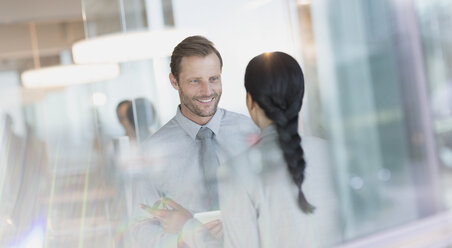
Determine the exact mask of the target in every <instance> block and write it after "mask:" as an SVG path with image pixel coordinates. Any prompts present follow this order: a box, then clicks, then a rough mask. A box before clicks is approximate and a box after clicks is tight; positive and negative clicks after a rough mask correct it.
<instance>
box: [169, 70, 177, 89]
mask: <svg viewBox="0 0 452 248" xmlns="http://www.w3.org/2000/svg"><path fill="white" fill-rule="evenodd" d="M169 80H170V82H171V85H172V86H173V88H174V89H176V90H179V84H178V83H177V79H176V77H174V75H173V73H171V72H170V74H169Z"/></svg>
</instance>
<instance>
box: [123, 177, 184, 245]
mask: <svg viewBox="0 0 452 248" xmlns="http://www.w3.org/2000/svg"><path fill="white" fill-rule="evenodd" d="M150 181H151V180H143V179H142V180H137V181H134V182H133V185H132V189H133V194H132V220H131V221H132V227H131V228H130V229H131V230H130V233H131V237H132V239H133V241H134V245H135V246H137V247H165V248H166V247H170V248H173V247H174V248H176V247H177V238H178V235H177V234H171V233H166V232H165V231H164V228H163V227H162V225H161V224H160V222H159V221H158V219H156V218H155V217H154V216H152V215H151V214H150V213H149V212H147V211H146V210H144V209H143V208H142V207H141V204H146V205H149V206H152V205H154V203H155V202H157V201H158V200H159V199H160V194H159V191H158V189H157V187H156V185H155V184H153V183H151V182H150Z"/></svg>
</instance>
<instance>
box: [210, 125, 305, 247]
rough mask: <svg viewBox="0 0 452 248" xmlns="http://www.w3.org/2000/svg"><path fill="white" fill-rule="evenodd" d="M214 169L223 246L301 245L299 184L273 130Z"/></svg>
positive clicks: (301, 216) (272, 128)
mask: <svg viewBox="0 0 452 248" xmlns="http://www.w3.org/2000/svg"><path fill="white" fill-rule="evenodd" d="M262 136H263V137H262V140H261V141H260V142H259V144H257V145H256V146H254V147H253V148H251V149H250V150H249V151H248V152H247V153H244V154H242V155H241V156H240V157H238V158H235V159H234V160H232V161H231V162H230V163H229V164H227V165H223V166H221V167H220V169H219V171H218V179H219V195H220V208H221V210H222V216H223V226H224V233H225V240H224V241H225V247H300V244H301V243H304V242H303V239H304V237H305V235H304V234H305V233H306V228H307V226H306V222H305V221H304V219H305V218H306V216H305V214H303V212H302V211H301V210H300V208H299V206H298V203H297V197H298V189H297V186H296V185H295V184H294V183H293V182H292V179H291V176H290V174H289V172H288V170H287V165H286V164H285V161H284V157H283V155H282V152H281V150H280V148H279V144H278V136H277V132H276V129H275V128H274V127H273V126H270V127H268V128H266V129H264V131H263V133H262Z"/></svg>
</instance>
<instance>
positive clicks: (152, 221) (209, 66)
mask: <svg viewBox="0 0 452 248" xmlns="http://www.w3.org/2000/svg"><path fill="white" fill-rule="evenodd" d="M170 67H171V73H170V75H169V79H170V82H171V85H172V86H173V87H174V89H176V90H177V91H178V93H179V98H180V105H179V107H178V108H177V112H176V115H175V116H174V118H172V119H171V120H170V121H169V122H168V123H166V124H165V125H164V126H163V127H162V128H161V129H160V130H159V131H157V132H156V133H155V134H154V135H153V136H152V137H151V138H150V139H149V140H148V141H147V142H146V144H145V147H146V148H145V153H146V154H145V155H146V157H147V158H148V161H152V163H150V164H148V165H146V167H145V170H144V171H143V174H145V175H146V176H147V177H148V180H146V181H144V182H137V185H136V186H135V190H134V197H133V207H134V209H135V211H134V212H135V213H134V215H135V218H137V219H136V220H137V221H138V222H136V225H134V228H133V229H132V231H133V232H134V233H133V236H135V240H136V241H137V242H138V244H139V245H140V246H142V247H177V245H178V243H179V245H180V244H181V243H183V240H181V237H182V236H181V233H182V232H185V231H187V230H186V229H189V227H190V223H191V222H193V221H196V220H194V219H193V214H195V213H199V212H206V211H212V210H217V209H218V193H217V182H216V170H217V167H218V166H219V164H220V163H222V162H224V161H225V160H227V159H228V158H230V157H233V156H236V155H238V154H239V153H241V152H242V151H244V150H245V149H246V148H247V147H248V146H247V144H246V140H247V136H248V135H250V134H255V133H257V132H258V128H257V127H256V126H255V125H254V123H253V122H252V121H251V119H250V118H248V117H246V116H244V115H241V114H237V113H233V112H230V111H227V110H225V109H222V108H218V103H219V101H220V98H221V93H222V80H221V71H222V67H223V61H222V58H221V55H220V53H219V52H218V51H217V49H216V48H215V47H214V45H213V43H212V42H210V41H209V40H207V39H206V38H204V37H201V36H191V37H188V38H186V39H184V40H183V41H182V42H181V43H179V44H178V45H177V46H176V47H175V48H174V51H173V54H172V56H171V63H170ZM206 227H207V228H208V229H209V230H210V231H211V233H212V234H214V235H215V236H216V237H218V238H221V236H222V231H223V230H222V224H221V222H219V221H213V222H210V223H207V224H206ZM188 231H189V230H188Z"/></svg>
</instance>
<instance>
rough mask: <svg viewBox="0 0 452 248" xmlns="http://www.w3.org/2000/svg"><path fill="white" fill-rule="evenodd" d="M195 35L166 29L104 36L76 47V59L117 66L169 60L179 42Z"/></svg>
mask: <svg viewBox="0 0 452 248" xmlns="http://www.w3.org/2000/svg"><path fill="white" fill-rule="evenodd" d="M193 34H200V33H199V32H194V31H188V30H180V29H166V30H156V31H139V32H126V33H115V34H109V35H103V36H98V37H95V38H90V39H86V40H82V41H79V42H76V43H74V45H73V46H72V56H73V58H74V62H75V63H76V64H89V63H116V62H125V61H133V60H142V59H149V58H156V57H166V56H170V55H171V53H172V51H173V49H174V47H175V46H176V45H177V44H178V43H179V42H181V41H182V40H183V39H185V38H186V37H187V36H190V35H193ZM201 35H202V34H201Z"/></svg>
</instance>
